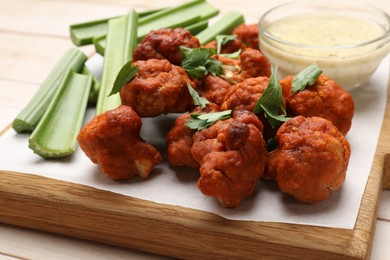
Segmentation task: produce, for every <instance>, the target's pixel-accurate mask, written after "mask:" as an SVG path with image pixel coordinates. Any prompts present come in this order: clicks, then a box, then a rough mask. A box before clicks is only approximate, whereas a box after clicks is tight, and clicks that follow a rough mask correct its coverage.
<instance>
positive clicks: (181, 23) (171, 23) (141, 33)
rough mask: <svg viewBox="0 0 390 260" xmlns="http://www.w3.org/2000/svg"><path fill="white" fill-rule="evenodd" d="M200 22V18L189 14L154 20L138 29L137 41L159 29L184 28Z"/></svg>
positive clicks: (194, 14)
mask: <svg viewBox="0 0 390 260" xmlns="http://www.w3.org/2000/svg"><path fill="white" fill-rule="evenodd" d="M200 21H201V16H199V15H198V14H197V13H189V14H187V15H185V16H184V15H181V13H177V15H171V16H167V17H164V18H163V19H162V18H161V19H160V20H155V21H153V22H148V23H145V24H143V25H140V26H139V27H138V41H141V40H142V39H143V38H144V37H145V36H146V35H147V34H148V33H149V32H150V31H152V30H155V29H159V28H178V27H185V26H188V25H191V24H194V23H197V22H200Z"/></svg>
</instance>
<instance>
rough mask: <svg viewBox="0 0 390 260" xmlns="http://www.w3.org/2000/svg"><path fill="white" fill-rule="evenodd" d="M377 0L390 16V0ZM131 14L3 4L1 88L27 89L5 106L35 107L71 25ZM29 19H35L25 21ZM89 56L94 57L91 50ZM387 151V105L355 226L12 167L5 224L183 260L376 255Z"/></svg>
mask: <svg viewBox="0 0 390 260" xmlns="http://www.w3.org/2000/svg"><path fill="white" fill-rule="evenodd" d="M179 2H183V1H174V0H168V1H154V0H152V1H134V3H133V2H131V5H133V6H134V7H136V8H138V9H139V10H143V9H148V8H150V7H161V6H166V5H173V4H177V3H179ZM210 2H211V3H213V4H215V5H218V6H221V11H222V13H224V12H226V11H228V10H231V9H234V10H237V11H241V12H243V13H245V15H246V17H249V20H251V19H252V20H253V19H256V18H257V17H258V16H259V15H260V14H261V13H262V12H264V10H266V9H268V8H269V7H271V6H274V5H276V4H278V3H280V2H285V1H280V0H276V1H272V3H271V2H269V1H267V2H264V3H262V4H261V6H260V4H259V5H256V6H254V7H253V6H252V4H253V1H244V2H245V3H242V4H240V5H237V3H236V2H234V1H222V0H216V1H210ZM367 2H370V1H367ZM375 2H377V3H378V5H382V6H384V8H385V10H386V11H389V10H390V5H389V4H388V3H387V2H385V0H378V1H375ZM386 3H387V4H386ZM21 6H22V7H23V8H20V7H21ZM91 6H93V8H91ZM128 8H129V1H125V0H111V1H109V3H108V2H107V1H103V0H101V1H99V0H87V1H76V0H74V1H45V0H37V1H31V0H17V1H6V0H4V1H3V0H0V10H1V11H0V14H1V16H0V21H1V22H0V47H1V49H2V51H1V52H0V60H3V61H4V60H7V63H4V62H3V63H0V84H1V86H2V88H1V89H2V90H3V86H6V87H7V88H8V89H13V91H18V92H19V91H24V93H25V95H23V97H22V98H17V96H18V95H9V96H8V95H5V94H3V93H10V92H11V91H8V92H7V91H4V92H0V105H4V106H6V104H11V103H12V105H10V106H7V109H19V107H21V106H22V104H25V103H26V102H27V101H28V98H29V97H30V96H31V95H32V93H34V91H35V89H36V88H37V87H38V86H39V83H40V82H41V81H42V80H43V78H44V77H45V76H46V75H47V73H48V71H50V69H51V68H52V66H53V64H54V63H55V61H56V60H57V59H58V58H59V57H60V56H61V55H62V53H63V50H65V49H66V48H68V47H69V46H70V45H71V43H70V41H69V38H68V25H69V24H70V23H73V22H79V21H86V20H92V19H95V18H96V19H97V18H104V17H107V16H112V15H117V14H121V13H124V12H125V11H126V10H127V9H128ZM16 12H18V15H16ZM21 17H24V18H25V19H27V20H28V21H30V22H28V23H26V22H21ZM26 42H28V43H29V44H25V43H26ZM85 51H86V52H87V53H90V51H91V49H86V50H85ZM21 72H23V73H22V74H21ZM27 86H28V87H27ZM15 89H16V90H15ZM23 89H24V90H23ZM26 90H27V91H26ZM19 96H20V95H19ZM388 100H389V98H388ZM6 102H8V103H6ZM4 111H5V112H4ZM7 111H8V110H2V111H0V112H2V113H4V114H6V113H8V112H7ZM2 133H4V131H0V135H1V134H2ZM0 138H1V137H0ZM389 151H390V108H389V106H388V107H387V108H386V113H385V120H384V123H383V126H382V130H381V135H380V140H379V142H378V147H377V151H376V154H375V158H374V162H373V165H372V169H371V172H370V177H369V179H368V182H367V187H366V190H365V193H364V196H363V200H362V203H361V207H360V211H359V215H358V219H357V222H356V225H355V227H354V229H352V230H346V229H336V228H322V227H313V226H305V225H293V224H282V223H264V222H251V221H232V220H226V219H224V218H222V217H219V216H216V215H214V214H211V213H206V212H202V211H197V210H193V209H188V208H183V207H177V206H167V205H160V204H157V203H153V202H148V201H143V200H139V199H134V198H131V197H127V196H123V195H119V194H115V193H111V192H107V191H102V190H98V189H95V188H91V187H87V186H82V185H78V184H72V183H68V182H63V181H59V180H53V179H49V178H45V177H41V176H37V175H31V174H23V173H17V172H8V171H7V172H4V171H0V175H1V178H0V209H2V210H0V222H2V223H7V224H12V225H17V226H22V227H28V228H33V229H37V230H42V231H48V232H53V233H57V234H63V235H66V236H70V237H77V238H83V239H88V240H93V241H99V242H103V243H108V244H112V245H119V246H123V247H129V248H136V249H139V250H144V251H148V252H153V253H157V254H162V255H167V256H173V257H179V258H192V259H193V258H202V259H217V258H243V259H368V258H369V257H370V250H371V245H372V239H373V236H374V231H375V224H376V220H377V210H378V205H379V200H380V196H381V194H382V192H381V190H382V187H384V188H390V155H389V154H388V153H389Z"/></svg>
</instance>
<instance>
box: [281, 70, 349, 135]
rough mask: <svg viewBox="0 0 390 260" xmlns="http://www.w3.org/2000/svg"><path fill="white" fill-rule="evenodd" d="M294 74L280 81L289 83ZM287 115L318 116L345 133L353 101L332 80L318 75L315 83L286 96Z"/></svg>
mask: <svg viewBox="0 0 390 260" xmlns="http://www.w3.org/2000/svg"><path fill="white" fill-rule="evenodd" d="M293 78H294V76H288V77H287V78H285V79H284V80H282V81H281V84H282V85H291V84H292V80H293ZM286 101H287V114H288V115H289V116H298V115H301V116H305V117H312V116H319V117H323V118H326V119H328V120H330V121H331V122H332V123H333V124H334V125H335V126H336V127H337V128H338V129H339V130H340V132H341V133H343V134H344V135H346V134H347V133H348V131H349V129H350V128H351V124H352V118H353V115H354V102H353V99H352V97H351V95H350V94H349V93H348V92H347V91H345V90H344V89H343V88H342V87H341V86H340V85H338V84H337V83H336V82H335V81H334V80H332V79H330V78H328V77H327V76H325V75H320V76H319V77H318V79H317V81H316V83H315V84H313V85H311V86H309V87H307V88H306V89H305V90H303V91H300V92H297V93H295V94H292V95H291V96H289V97H288V98H287V100H286Z"/></svg>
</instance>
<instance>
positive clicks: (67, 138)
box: [28, 70, 92, 158]
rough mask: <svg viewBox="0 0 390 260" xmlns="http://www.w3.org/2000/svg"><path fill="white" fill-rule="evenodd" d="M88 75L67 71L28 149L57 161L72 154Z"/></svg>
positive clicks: (84, 102) (88, 79)
mask: <svg viewBox="0 0 390 260" xmlns="http://www.w3.org/2000/svg"><path fill="white" fill-rule="evenodd" d="M91 84H92V75H89V76H87V75H83V74H79V73H75V72H74V71H73V70H69V72H68V74H67V75H66V77H65V79H64V80H63V81H62V84H61V86H60V87H59V88H58V90H57V92H56V93H55V95H54V98H53V99H52V102H51V103H50V105H49V107H48V109H47V110H46V112H45V114H44V115H43V117H42V120H41V121H40V122H39V124H38V125H37V127H36V128H35V130H34V131H33V132H32V134H31V136H30V139H29V146H28V147H29V148H30V149H32V150H33V151H34V153H36V154H38V155H40V156H41V157H43V158H61V157H66V156H69V155H71V154H72V153H74V151H75V149H76V145H77V135H78V133H79V131H80V128H81V125H82V122H83V119H84V115H85V111H86V106H87V102H88V96H89V93H90V88H91Z"/></svg>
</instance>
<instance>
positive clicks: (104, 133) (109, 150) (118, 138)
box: [77, 105, 162, 180]
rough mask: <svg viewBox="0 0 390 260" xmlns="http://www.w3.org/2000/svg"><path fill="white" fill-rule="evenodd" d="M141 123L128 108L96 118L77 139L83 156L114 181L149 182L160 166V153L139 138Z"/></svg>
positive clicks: (119, 108)
mask: <svg viewBox="0 0 390 260" xmlns="http://www.w3.org/2000/svg"><path fill="white" fill-rule="evenodd" d="M141 126H142V122H141V119H140V117H139V116H138V115H137V113H136V112H135V111H134V110H133V109H132V108H131V107H128V106H123V105H122V106H119V107H118V108H116V109H113V110H109V111H106V112H104V113H102V114H99V115H97V116H95V117H94V118H93V119H92V120H91V121H90V122H88V123H87V124H86V125H85V126H84V127H83V128H82V129H81V131H80V133H79V135H78V138H77V140H78V142H79V144H80V147H81V149H82V150H83V151H84V153H85V154H86V155H87V156H88V157H89V158H90V159H91V161H92V162H93V163H96V164H98V165H99V166H100V168H101V170H102V171H103V172H104V173H105V174H106V175H107V176H108V177H109V178H111V179H112V180H126V179H129V178H131V177H133V176H135V175H139V176H141V177H142V178H147V177H148V176H149V175H150V173H151V172H152V170H153V167H154V166H155V165H156V164H158V163H160V162H161V160H162V158H161V155H160V153H159V152H158V151H157V150H156V149H155V148H154V147H153V146H152V145H150V144H147V143H145V142H144V141H143V140H142V139H141V137H140V136H139V133H140V130H141Z"/></svg>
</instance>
